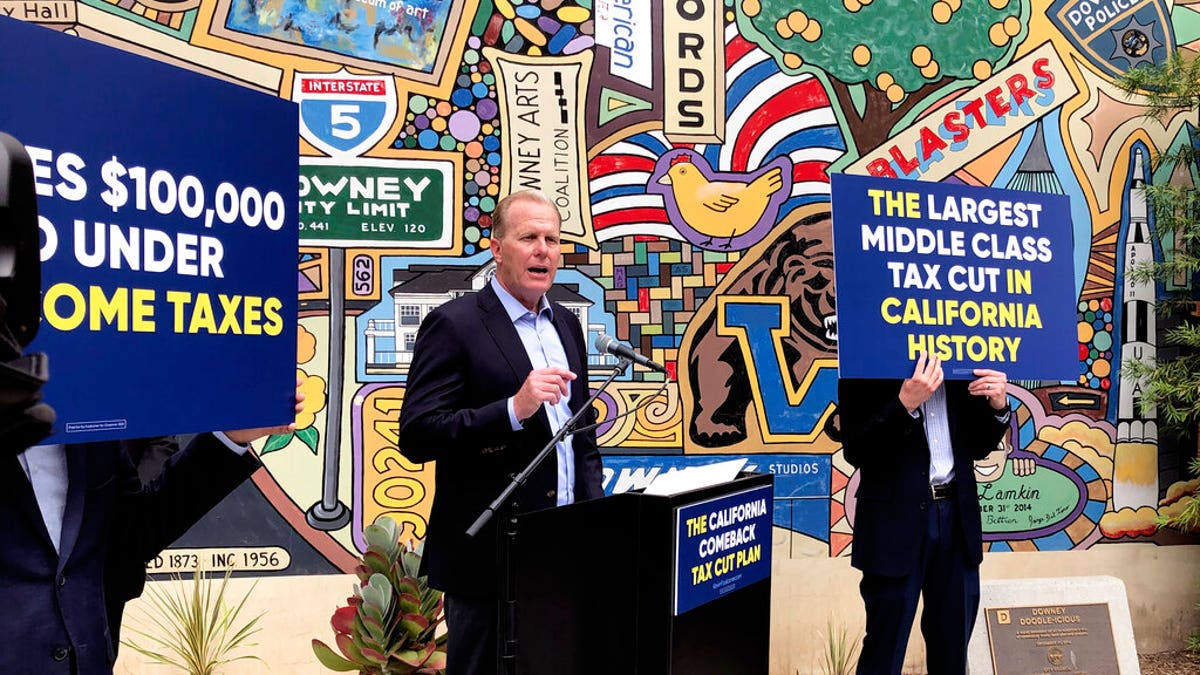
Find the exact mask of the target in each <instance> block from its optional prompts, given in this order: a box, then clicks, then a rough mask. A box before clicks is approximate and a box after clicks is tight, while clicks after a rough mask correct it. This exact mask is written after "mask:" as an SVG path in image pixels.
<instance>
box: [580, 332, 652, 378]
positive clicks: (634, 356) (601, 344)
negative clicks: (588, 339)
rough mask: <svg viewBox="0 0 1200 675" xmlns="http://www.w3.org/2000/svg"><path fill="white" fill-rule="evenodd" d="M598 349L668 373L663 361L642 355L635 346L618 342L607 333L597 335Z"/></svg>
mask: <svg viewBox="0 0 1200 675" xmlns="http://www.w3.org/2000/svg"><path fill="white" fill-rule="evenodd" d="M596 351H599V352H608V353H609V354H612V355H613V356H617V357H620V358H622V359H629V360H630V361H633V362H634V363H636V364H638V365H639V366H642V367H644V368H649V369H650V370H656V371H658V372H660V373H664V374H666V372H667V368H666V366H664V365H662V364H661V363H655V362H653V361H651V360H650V359H648V358H646V357H645V356H642V355H641V354H639V353H637V352H636V351H634V350H633V347H630V346H629V345H627V344H625V343H623V342H618V341H617V340H616V339H615V338H613V337H612V336H610V335H608V334H606V333H601V334H599V335H597V336H596Z"/></svg>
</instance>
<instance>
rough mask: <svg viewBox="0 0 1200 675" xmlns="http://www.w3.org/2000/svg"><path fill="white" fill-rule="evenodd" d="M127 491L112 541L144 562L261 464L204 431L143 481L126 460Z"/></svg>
mask: <svg viewBox="0 0 1200 675" xmlns="http://www.w3.org/2000/svg"><path fill="white" fill-rule="evenodd" d="M126 466H127V471H126V472H125V474H124V475H123V476H122V477H121V479H122V480H124V481H125V485H124V492H123V493H122V495H121V497H120V498H119V502H118V504H117V514H116V519H115V520H114V523H113V534H114V541H113V546H114V547H119V548H122V549H125V550H127V551H129V553H130V556H131V557H133V558H136V559H137V560H138V561H140V562H141V563H142V564H144V563H146V562H149V561H150V560H153V559H154V557H155V556H157V555H158V554H159V553H161V552H162V551H163V549H165V548H167V547H168V546H170V545H171V544H172V543H174V541H175V540H176V539H178V538H179V537H181V536H183V533H184V532H187V531H188V530H189V529H190V528H191V527H192V526H193V525H195V524H196V523H197V522H198V521H199V520H200V519H201V518H203V517H204V515H205V514H206V513H208V512H209V511H210V510H211V509H212V508H213V507H214V506H216V505H217V503H219V502H220V501H221V500H222V499H224V498H225V497H226V496H227V495H229V493H230V492H233V490H234V489H235V488H236V487H237V486H238V485H240V484H241V483H242V481H244V480H246V479H247V478H249V477H250V474H252V473H254V471H255V470H257V469H258V467H259V466H261V465H260V464H259V462H258V459H256V458H255V457H254V455H252V454H251V453H249V452H247V453H245V454H244V455H238V454H237V453H235V452H233V451H232V450H230V449H229V448H228V447H226V445H225V444H224V443H222V442H221V441H220V440H218V439H217V438H216V437H215V436H213V435H212V434H200V435H198V436H196V438H195V439H193V440H192V442H191V443H189V444H188V446H187V447H186V448H184V450H183V451H181V452H177V453H175V454H174V455H172V456H171V457H170V459H168V460H167V463H166V465H165V466H164V467H163V470H162V472H161V473H160V474H159V475H158V477H157V478H155V479H154V480H153V481H151V482H150V483H148V484H146V485H142V483H141V480H140V479H139V478H138V476H137V472H136V470H135V469H134V468H133V466H132V464H129V463H128V461H127V460H126Z"/></svg>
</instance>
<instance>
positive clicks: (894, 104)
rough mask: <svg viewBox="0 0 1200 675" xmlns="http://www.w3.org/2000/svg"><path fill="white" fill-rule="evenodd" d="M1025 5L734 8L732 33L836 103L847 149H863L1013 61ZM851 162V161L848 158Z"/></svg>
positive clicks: (803, 2) (783, 0)
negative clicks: (817, 81) (816, 81)
mask: <svg viewBox="0 0 1200 675" xmlns="http://www.w3.org/2000/svg"><path fill="white" fill-rule="evenodd" d="M1029 5H1030V3H1029V0H799V1H797V0H734V3H733V6H734V11H735V13H736V17H737V22H738V28H739V30H740V32H741V34H742V35H743V36H745V37H746V39H748V40H750V41H752V42H754V43H755V44H757V45H758V46H759V47H761V48H762V49H764V50H765V51H766V52H767V53H769V54H771V55H772V57H774V59H775V61H776V62H777V63H778V64H779V67H780V68H781V69H782V70H783V71H784V72H787V73H791V74H800V73H813V74H815V75H816V76H818V77H820V78H821V80H822V82H823V83H824V85H825V88H826V90H827V91H828V92H829V94H830V98H831V99H835V100H836V101H837V102H838V104H839V105H838V106H836V107H835V110H836V112H837V114H838V116H839V118H840V120H839V121H840V123H841V125H842V129H843V131H844V132H845V135H846V138H847V142H848V145H850V147H851V148H852V149H853V150H858V151H860V152H867V151H870V150H872V149H874V148H876V147H878V146H879V145H881V144H882V143H883V142H884V141H886V140H887V139H888V138H890V137H891V136H892V134H893V133H894V131H896V126H897V125H899V124H902V123H907V122H908V121H909V117H910V115H911V114H914V113H920V112H921V111H922V110H923V108H924V107H926V106H927V105H928V104H932V103H933V102H935V101H937V100H938V99H940V98H942V97H943V96H945V95H948V94H949V93H950V92H952V91H954V90H956V89H959V88H962V87H964V86H971V85H973V84H974V83H975V81H978V80H984V79H987V78H988V77H990V76H991V75H992V73H993V72H995V71H996V70H999V69H1001V68H1003V67H1004V66H1005V65H1007V64H1008V63H1009V62H1010V61H1012V59H1013V56H1014V54H1015V53H1016V50H1017V45H1018V44H1019V43H1020V39H1021V38H1022V37H1023V36H1024V33H1025V25H1026V22H1027V20H1028V18H1029V12H1030V6H1029ZM848 159H850V160H853V159H854V157H850V158H848Z"/></svg>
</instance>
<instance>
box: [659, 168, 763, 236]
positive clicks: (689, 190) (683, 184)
mask: <svg viewBox="0 0 1200 675" xmlns="http://www.w3.org/2000/svg"><path fill="white" fill-rule="evenodd" d="M658 182H659V183H662V184H664V185H670V186H671V194H672V195H673V196H674V198H675V204H676V206H677V207H678V208H679V214H680V215H681V216H683V220H684V222H685V223H686V224H687V226H688V227H690V228H692V229H693V230H695V231H696V232H698V233H700V234H701V235H704V236H706V237H708V239H707V240H705V241H703V242H700V245H701V246H705V245H708V244H711V243H712V242H713V239H725V238H727V240H726V241H725V242H724V243H723V244H721V246H722V247H723V248H729V247H730V246H732V245H733V239H734V237H736V236H737V235H738V234H739V233H741V234H745V233H746V232H749V231H750V229H751V228H753V227H754V226H755V225H757V224H758V221H759V219H761V218H762V216H763V213H765V212H766V210H767V207H768V206H769V205H770V203H771V195H773V194H775V193H776V192H778V191H779V188H781V187H783V172H782V171H781V170H780V169H779V167H774V168H772V169H771V170H770V171H767V172H766V173H764V174H763V175H761V176H759V177H758V178H755V179H754V180H752V181H750V182H748V183H743V182H738V181H731V180H709V179H708V178H707V177H706V176H705V175H704V174H703V173H702V172H701V171H700V169H699V167H697V166H696V165H695V164H693V163H692V160H691V157H690V156H689V155H686V154H683V155H679V156H678V157H675V158H674V159H673V160H672V162H671V168H670V169H668V170H667V172H666V173H665V174H663V176H662V178H659V179H658Z"/></svg>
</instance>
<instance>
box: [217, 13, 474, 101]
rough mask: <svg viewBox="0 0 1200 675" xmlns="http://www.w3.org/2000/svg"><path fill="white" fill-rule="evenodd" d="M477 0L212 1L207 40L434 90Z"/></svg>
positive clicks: (452, 61) (458, 45)
mask: <svg viewBox="0 0 1200 675" xmlns="http://www.w3.org/2000/svg"><path fill="white" fill-rule="evenodd" d="M478 5H479V0H218V2H217V8H216V11H215V12H214V14H213V22H212V28H211V33H212V34H213V35H214V36H216V37H220V38H224V39H227V40H232V41H234V42H239V43H242V44H245V45H249V46H251V47H257V48H260V49H266V50H269V51H274V52H282V53H285V54H294V55H296V56H302V57H308V58H315V59H321V60H325V61H333V62H335V63H341V64H343V65H346V66H356V67H359V68H367V69H370V70H374V71H377V72H387V73H391V74H394V75H400V76H402V77H405V78H406V79H410V80H414V81H417V82H423V83H428V84H436V83H438V82H440V81H441V79H442V75H443V74H444V72H443V71H444V70H445V67H446V65H447V63H450V64H451V65H456V64H457V63H458V58H457V57H455V58H451V56H452V55H451V54H450V52H451V50H452V49H457V50H461V49H462V44H463V41H464V40H465V31H466V29H467V26H466V25H464V24H463V21H462V17H463V16H474V14H475V11H476V9H477V8H478Z"/></svg>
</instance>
